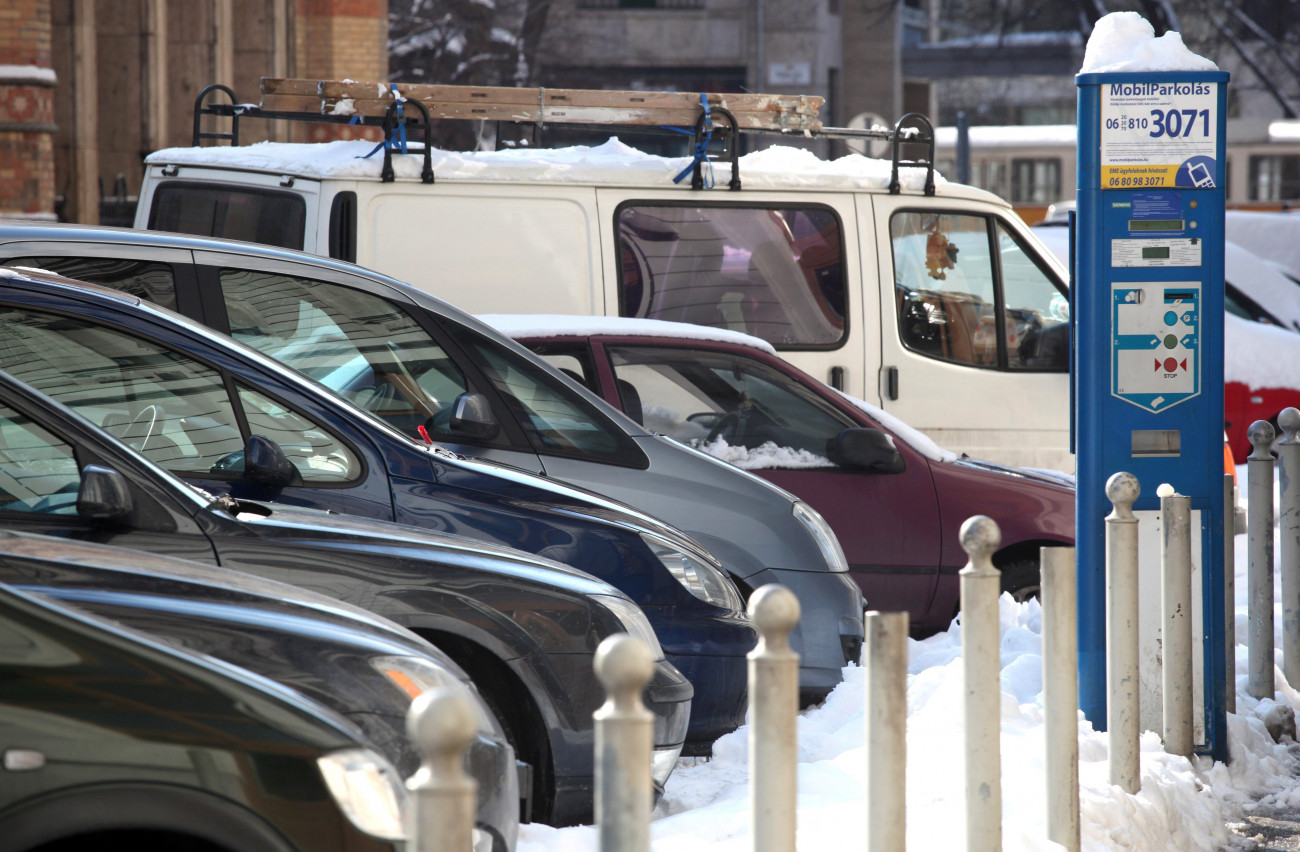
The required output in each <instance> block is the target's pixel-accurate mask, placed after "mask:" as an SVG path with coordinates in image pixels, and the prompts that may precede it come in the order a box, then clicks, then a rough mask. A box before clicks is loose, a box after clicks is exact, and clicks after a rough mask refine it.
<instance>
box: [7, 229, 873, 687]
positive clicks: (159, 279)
mask: <svg viewBox="0 0 1300 852" xmlns="http://www.w3.org/2000/svg"><path fill="white" fill-rule="evenodd" d="M436 262H437V255H436V253H434V254H431V255H430V263H436ZM0 263H3V264H4V265H7V266H27V267H38V268H42V269H49V270H52V271H55V272H58V273H60V274H63V275H66V276H68V277H71V278H78V279H81V280H84V281H92V282H96V283H99V284H104V285H108V286H111V287H115V288H118V289H121V290H125V291H127V292H130V293H132V294H133V295H136V296H138V297H140V298H144V299H148V300H150V301H153V302H156V303H159V304H162V305H163V306H165V307H170V308H172V309H174V310H177V311H179V312H181V313H183V314H187V315H188V316H190V317H192V318H194V319H196V320H198V321H200V322H203V323H205V324H206V325H209V326H211V327H213V328H215V329H218V330H220V331H223V332H226V333H228V334H230V335H231V336H232V337H235V338H236V339H238V340H240V341H242V342H244V343H248V344H250V345H252V346H254V347H255V348H257V349H260V350H261V351H262V352H264V353H265V354H267V355H270V356H271V357H273V358H276V359H277V360H279V361H281V362H283V363H285V364H287V365H289V366H291V367H294V368H296V369H298V370H300V371H302V372H304V373H306V374H307V375H309V376H311V377H312V378H314V379H316V380H317V381H319V382H321V383H323V384H325V385H326V386H328V387H329V388H331V389H332V390H334V391H335V392H337V393H339V394H341V395H343V396H345V397H347V398H348V399H349V400H351V401H352V402H353V403H355V404H359V405H360V406H362V407H364V408H366V409H368V410H370V411H371V412H373V413H375V414H377V415H379V416H380V417H382V418H384V419H385V420H387V421H388V422H389V423H391V424H392V425H394V426H396V427H397V428H399V429H401V430H402V431H404V432H405V433H406V434H409V435H410V436H411V437H412V439H413V440H428V441H430V442H433V441H436V442H437V443H439V444H440V445H442V446H444V447H446V448H448V449H450V450H453V451H455V452H458V453H461V454H463V455H468V456H476V457H479V458H484V459H488V460H490V461H494V462H497V463H502V464H507V465H511V466H514V467H518V468H521V469H524V470H527V471H531V472H533V473H538V474H541V475H544V476H547V477H551V478H554V479H556V480H561V481H564V482H567V483H571V484H573V485H577V486H581V487H583V488H586V489H588V490H590V491H594V492H597V493H600V494H604V495H606V496H609V497H612V498H614V499H616V500H619V501H621V502H623V503H626V504H628V505H630V506H633V507H635V508H637V509H640V510H642V511H643V512H646V513H647V514H650V515H653V516H656V517H658V518H660V519H661V520H663V521H666V522H667V523H669V524H671V525H673V526H675V527H677V528H679V529H681V530H683V531H685V532H687V533H689V534H690V535H692V536H693V537H694V538H696V539H697V540H698V541H699V542H700V543H701V544H703V545H704V546H705V547H706V548H708V549H709V550H710V551H711V552H712V554H713V555H714V556H715V557H717V559H718V560H719V561H720V562H721V563H722V564H723V565H724V566H725V567H726V569H727V571H728V573H729V574H730V576H731V578H732V579H733V580H734V581H735V582H736V585H737V586H738V587H739V588H740V590H741V592H742V593H743V594H745V595H748V593H749V592H750V591H752V590H754V589H756V588H758V587H759V586H762V585H765V584H768V583H780V584H782V585H784V586H787V587H788V588H790V589H791V590H793V591H794V592H795V594H796V595H797V596H798V597H799V600H800V603H801V605H802V610H803V617H802V618H801V620H800V622H799V625H798V626H797V627H796V628H795V631H794V633H793V634H792V636H791V642H792V644H793V646H794V648H795V650H796V651H798V652H799V654H800V660H801V669H800V689H801V692H802V697H803V699H804V701H805V702H810V701H816V700H820V699H821V698H823V697H824V696H825V695H826V694H827V693H828V692H829V691H830V690H831V689H832V688H834V686H835V685H836V684H837V683H839V682H840V680H841V678H842V673H841V672H842V669H843V667H844V666H845V664H846V663H850V662H853V663H856V662H857V661H858V657H859V655H860V650H861V645H862V635H863V634H862V612H863V600H862V595H861V592H860V590H859V589H858V586H857V584H856V583H854V582H853V581H852V580H851V579H850V577H849V575H848V573H847V572H848V563H847V561H846V560H845V557H844V553H843V551H842V550H841V548H840V545H839V542H838V541H837V540H836V537H835V533H834V532H833V531H832V530H831V528H830V526H829V525H828V524H827V523H826V522H825V520H823V519H822V517H821V516H820V515H819V514H818V513H817V512H816V511H815V510H814V509H812V508H811V507H810V506H808V505H807V504H806V503H803V502H802V501H800V500H798V499H797V498H795V497H794V496H792V495H791V494H789V493H788V492H786V491H783V490H781V489H780V488H777V487H775V486H773V485H771V484H769V483H767V482H764V481H763V480H761V479H759V478H758V477H756V476H753V475H751V474H749V473H746V472H744V471H742V470H739V469H737V468H735V467H732V466H730V465H727V464H723V463H721V462H719V461H717V460H715V459H713V458H710V457H708V456H706V455H704V454H702V453H699V452H696V451H694V450H691V449H688V448H686V447H684V446H682V445H681V444H678V443H677V442H675V441H672V440H669V439H667V438H663V437H661V436H658V435H655V434H653V433H651V432H649V431H647V430H646V429H644V428H642V427H641V426H640V425H639V424H638V423H636V422H635V421H633V420H631V419H629V418H628V417H626V416H624V415H623V414H622V413H621V412H619V411H617V410H615V409H614V408H613V407H611V406H609V405H608V404H606V403H605V402H604V401H602V400H601V399H599V398H598V397H596V396H595V395H593V394H592V393H591V392H590V391H588V390H587V389H586V388H585V387H584V386H582V385H581V384H580V383H579V382H576V381H574V380H573V379H572V378H571V377H569V376H566V375H565V374H563V373H562V372H560V371H559V370H557V369H555V368H554V367H552V366H550V365H549V364H547V363H546V362H545V361H543V360H541V359H540V358H538V357H536V356H534V355H533V354H532V353H530V352H528V351H527V350H526V349H524V348H523V347H521V346H519V345H518V344H516V343H514V342H513V341H511V340H509V339H507V338H506V337H505V336H503V335H501V334H500V333H498V332H497V331H495V330H493V329H491V328H489V327H488V326H486V325H484V324H483V323H480V322H479V321H477V320H476V319H474V318H473V317H471V316H469V315H468V314H465V313H463V312H461V311H459V310H457V309H455V308H453V307H452V306H450V305H448V304H447V303H445V302H443V301H441V300H440V299H437V298H434V297H432V296H429V295H428V294H426V293H424V292H422V291H420V290H417V289H415V288H414V287H411V286H408V285H406V284H403V283H401V282H400V281H397V280H395V279H392V278H388V277H387V276H384V275H380V274H378V273H375V272H371V271H369V270H366V269H362V268H360V267H357V266H354V265H352V264H348V263H343V262H339V261H334V260H329V259H326V258H321V257H316V256H313V255H308V254H304V253H301V252H296V251H290V250H287V249H277V248H272V247H268V246H262V245H252V244H246V243H236V242H230V241H225V240H215V239H206V238H200V237H188V236H181V235H172V234H162V233H154V232H148V231H133V230H124V229H113V228H84V227H76V226H42V225H7V226H4V227H0ZM447 274H448V275H454V274H455V273H454V271H448V272H447ZM502 308H503V310H506V309H508V306H502ZM681 570H682V572H683V573H684V574H688V573H689V572H690V570H691V567H690V566H682V568H681ZM681 579H683V580H684V581H687V582H689V581H690V578H689V577H683V578H681Z"/></svg>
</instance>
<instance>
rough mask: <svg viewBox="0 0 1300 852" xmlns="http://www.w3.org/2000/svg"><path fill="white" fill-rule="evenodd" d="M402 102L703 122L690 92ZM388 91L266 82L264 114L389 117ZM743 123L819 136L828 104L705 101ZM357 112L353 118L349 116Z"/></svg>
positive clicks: (415, 89)
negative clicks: (820, 115) (823, 107)
mask: <svg viewBox="0 0 1300 852" xmlns="http://www.w3.org/2000/svg"><path fill="white" fill-rule="evenodd" d="M397 90H398V92H399V93H401V95H402V97H405V98H408V99H413V100H419V101H421V102H422V103H423V104H424V105H425V108H426V109H428V110H429V115H430V117H432V118H450V119H487V120H489V121H527V122H538V121H541V122H554V123H570V124H618V125H660V124H667V125H675V126H691V125H694V124H695V121H696V120H697V119H698V118H699V115H700V96H699V94H698V93H691V92H636V91H606V90H602V89H545V88H542V89H519V88H511V87H506V86H439V85H430V84H424V83H398V84H397ZM390 92H391V89H390V87H389V86H388V85H387V84H381V83H358V82H353V81H335V80H293V79H282V78H271V77H264V78H263V79H262V104H261V106H262V109H263V110H265V111H267V112H301V113H315V114H353V113H355V114H357V115H362V116H375V117H379V116H382V115H383V114H384V113H385V112H386V111H387V109H388V107H389V106H390V105H391V104H392V96H391V94H390ZM706 97H707V98H708V101H709V104H710V105H712V106H721V107H724V108H725V109H727V110H728V111H730V112H731V113H732V114H733V115H734V116H735V117H736V123H737V124H738V125H739V126H740V128H741V129H758V130H791V131H803V130H812V131H816V130H820V129H821V126H822V124H821V120H820V119H819V118H818V115H817V113H818V110H819V109H820V107H821V105H822V102H823V99H822V98H820V97H816V96H812V95H764V94H743V93H742V94H731V93H727V94H717V93H709V94H707V95H706ZM349 111H350V112H349Z"/></svg>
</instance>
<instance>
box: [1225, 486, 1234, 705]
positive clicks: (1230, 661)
mask: <svg viewBox="0 0 1300 852" xmlns="http://www.w3.org/2000/svg"><path fill="white" fill-rule="evenodd" d="M1223 506H1224V513H1223V514H1224V521H1223V603H1224V606H1223V620H1224V625H1223V636H1224V642H1223V655H1224V660H1223V663H1224V669H1223V670H1224V671H1225V672H1227V673H1228V677H1227V680H1228V688H1227V689H1226V690H1225V692H1226V693H1227V695H1226V699H1225V701H1224V705H1223V706H1224V710H1225V711H1226V712H1228V713H1236V712H1237V604H1236V600H1237V547H1236V544H1235V541H1236V537H1237V519H1236V517H1235V515H1236V507H1237V481H1236V479H1235V478H1234V477H1233V476H1232V475H1231V474H1227V473H1225V474H1224V475H1223Z"/></svg>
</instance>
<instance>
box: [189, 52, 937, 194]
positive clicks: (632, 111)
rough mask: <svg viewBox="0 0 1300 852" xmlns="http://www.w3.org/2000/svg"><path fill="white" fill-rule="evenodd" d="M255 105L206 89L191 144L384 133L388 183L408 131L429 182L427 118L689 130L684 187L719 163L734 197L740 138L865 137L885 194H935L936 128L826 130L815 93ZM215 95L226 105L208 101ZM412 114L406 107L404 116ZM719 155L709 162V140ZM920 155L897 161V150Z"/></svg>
mask: <svg viewBox="0 0 1300 852" xmlns="http://www.w3.org/2000/svg"><path fill="white" fill-rule="evenodd" d="M261 90H262V91H261V94H262V99H261V102H260V103H257V104H250V103H239V102H238V101H237V99H236V98H235V94H234V92H233V91H232V90H231V89H230V88H228V87H226V86H222V85H219V84H214V85H211V86H208V87H206V88H205V89H204V90H203V91H202V92H200V93H199V96H198V98H197V99H196V100H195V102H194V134H193V138H192V141H191V144H192V145H194V146H195V147H198V146H200V145H201V144H202V143H203V140H204V139H214V140H219V141H220V140H225V141H228V142H229V143H230V144H231V145H238V144H239V121H240V119H241V118H265V119H287V120H290V121H310V122H326V123H335V124H351V125H361V126H370V127H380V128H382V129H383V131H384V139H385V142H387V143H389V144H386V145H385V146H384V166H383V170H382V172H381V174H380V179H381V180H384V181H391V180H393V168H392V159H391V157H392V153H391V148H392V143H393V142H394V138H395V136H400V138H402V139H405V136H406V131H407V129H408V128H419V129H422V130H423V133H424V168H423V171H422V174H421V177H422V179H423V180H424V182H425V183H433V180H434V177H433V168H432V165H431V160H430V152H431V151H432V149H433V144H432V127H433V119H449V120H466V121H470V120H473V121H482V120H486V121H498V122H502V121H506V122H515V123H529V124H533V125H534V126H537V127H543V126H546V125H551V126H579V125H585V126H590V125H600V126H607V127H638V128H641V129H643V130H650V131H656V130H660V131H664V132H678V133H680V132H686V133H688V134H690V135H691V136H692V137H693V142H694V145H693V149H692V150H693V151H694V155H695V162H694V164H693V168H692V172H693V174H692V178H691V187H692V188H693V189H702V188H704V186H705V182H704V177H703V173H702V167H703V165H704V164H705V163H706V162H707V161H708V160H710V159H716V158H718V157H725V158H727V159H729V161H730V163H731V182H730V184H729V186H730V188H731V189H733V190H738V189H740V167H739V162H738V160H739V147H740V146H739V144H738V143H739V138H740V134H741V133H768V134H778V135H783V136H792V135H798V136H803V137H806V138H836V139H871V140H882V141H887V142H889V143H890V147H891V149H892V152H893V154H892V172H891V177H890V183H889V191H890V193H891V194H895V195H896V194H898V193H899V192H901V183H900V182H899V179H898V169H899V167H900V166H902V167H918V168H924V169H925V170H926V178H925V194H926V195H934V127H933V126H932V125H931V123H930V121H929V119H927V118H926V117H925V116H923V115H921V114H920V113H908V114H907V115H905V116H903V117H902V118H901V119H899V121H898V123H897V124H896V125H895V126H894V127H893V128H892V129H889V128H883V127H873V128H869V129H858V128H850V127H826V126H824V125H823V124H822V122H821V119H820V118H819V117H818V110H819V109H820V108H821V106H822V104H823V102H824V99H823V98H821V97H817V96H815V95H775V94H747V93H739V94H737V93H725V94H719V93H708V92H705V93H698V94H697V93H688V92H640V91H606V90H602V89H548V88H535V89H525V88H510V87H505V86H451V85H431V84H423V83H363V82H357V81H354V80H300V79H289V78H280V77H263V78H262V84H261ZM218 93H221V94H224V95H225V96H226V97H228V98H229V99H230V102H229V103H224V102H218V101H217V100H215V99H214V96H216V95H217V94H218ZM408 107H409V108H413V109H408ZM205 115H209V116H217V117H225V118H229V119H230V120H231V124H230V131H229V132H226V133H223V132H216V131H203V130H202V129H201V123H200V119H201V118H202V116H205ZM715 133H716V134H719V135H721V137H722V139H723V149H722V152H721V153H720V154H716V155H715V154H710V153H709V151H708V148H709V144H710V142H711V141H712V139H713V136H714V134H715ZM904 147H906V149H907V150H909V151H917V152H918V153H915V154H914V155H913V156H907V157H905V156H903V149H904Z"/></svg>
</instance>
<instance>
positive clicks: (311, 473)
mask: <svg viewBox="0 0 1300 852" xmlns="http://www.w3.org/2000/svg"><path fill="white" fill-rule="evenodd" d="M0 275H3V276H4V277H3V278H0V369H2V370H5V371H7V372H9V373H10V374H11V375H13V376H14V377H15V378H18V379H19V380H21V381H24V382H26V383H27V384H29V385H31V386H33V387H35V388H37V389H38V390H41V391H43V392H45V393H46V394H48V395H49V396H51V397H54V398H55V399H57V400H59V401H60V402H63V403H64V404H66V405H68V406H69V407H70V408H72V409H74V410H75V411H77V412H78V413H79V414H81V415H83V416H85V417H87V418H88V419H90V420H91V421H92V422H95V423H98V424H100V425H101V426H103V427H104V428H105V429H107V430H108V431H109V432H112V433H113V434H115V435H116V436H118V437H119V438H121V439H122V440H124V441H125V442H127V443H128V444H130V445H131V446H133V447H134V448H135V449H137V450H139V451H140V452H141V453H142V454H143V455H144V456H146V457H147V458H149V459H150V460H152V461H153V462H155V463H157V464H159V465H161V466H162V467H164V468H166V469H168V470H171V471H173V472H175V473H177V474H179V475H180V476H182V477H183V478H185V479H186V480H188V481H190V482H191V483H193V484H195V485H198V486H200V487H201V488H204V489H206V490H208V491H210V492H214V493H216V494H218V495H229V496H231V497H234V498H236V499H248V500H273V501H279V502H283V503H288V504H294V505H299V506H309V507H315V508H321V509H329V510H333V511H337V512H343V513H347V514H352V515H358V516H364V517H372V518H379V519H386V520H396V521H398V522H401V523H408V524H414V525H417V526H420V527H422V528H424V529H429V530H436V531H440V532H446V533H452V534H458V535H462V536H466V537H469V538H473V539H478V540H481V541H489V542H493V543H496V544H502V545H506V546H509V547H514V548H518V549H520V550H524V551H527V552H530V553H535V554H538V555H540V556H545V557H548V558H551V559H554V560H556V561H559V562H563V563H566V564H568V565H570V566H572V567H574V568H577V569H579V570H582V571H585V572H587V573H589V574H592V575H595V576H596V577H599V578H601V579H604V580H606V581H608V582H610V583H611V584H613V585H615V586H616V587H618V588H620V589H622V590H623V591H624V592H625V593H627V594H628V596H629V597H631V598H632V600H633V601H635V602H636V603H637V604H638V605H639V606H641V607H642V609H644V610H645V613H646V615H647V617H648V618H649V620H650V622H651V624H652V625H653V626H654V628H655V632H656V633H657V634H658V636H659V639H660V642H661V644H662V645H663V648H664V652H665V655H666V657H667V659H668V660H669V661H670V662H672V663H673V664H674V665H676V666H677V667H678V668H679V669H680V670H681V672H682V673H683V674H684V675H685V676H686V677H687V678H688V679H689V680H690V681H691V683H692V684H694V685H695V699H694V704H693V705H692V710H691V726H690V732H689V734H688V744H687V749H686V753H701V752H702V751H705V750H707V748H708V745H709V744H710V743H711V742H712V741H713V739H715V738H716V737H717V736H719V735H720V734H722V733H725V732H727V731H729V730H732V729H734V728H736V727H738V726H739V725H740V724H741V723H742V722H743V720H744V711H745V678H746V669H745V655H746V653H747V652H748V651H749V650H750V649H751V648H752V647H753V646H754V642H755V635H756V634H755V633H754V631H753V628H752V626H751V625H750V624H749V622H748V619H747V618H746V617H745V615H744V613H743V609H742V608H743V604H742V601H741V598H740V595H739V593H738V592H737V591H736V589H735V587H734V586H733V585H732V583H731V582H730V580H729V579H728V578H727V577H726V576H725V575H724V574H723V572H722V571H721V569H720V567H719V566H718V564H717V562H716V560H714V559H713V557H712V556H711V555H710V554H709V553H708V552H707V551H705V550H704V549H703V548H702V547H701V546H699V545H698V544H697V543H696V542H694V541H693V540H692V539H690V538H688V537H687V536H686V535H684V534H683V533H681V532H679V531H677V530H675V529H674V528H672V527H669V526H667V525H665V524H663V523H662V522H659V521H657V520H655V519H653V518H651V517H649V516H646V515H644V514H641V513H638V512H636V511H634V510H632V509H630V508H628V507H627V506H624V505H622V504H620V503H617V502H614V501H612V500H609V499H607V498H603V497H599V496H597V495H594V494H591V493H590V492H585V491H582V490H580V489H576V488H571V487H566V486H563V485H559V484H556V483H555V482H553V481H550V480H546V479H542V478H540V477H537V476H534V475H531V474H528V473H525V472H523V471H519V470H515V469H512V468H507V467H504V466H500V465H496V464H493V463H490V462H483V461H474V460H469V459H465V458H463V457H460V456H457V455H455V454H452V453H449V452H447V451H445V450H442V449H439V448H437V447H433V446H429V447H420V446H419V445H417V444H415V443H413V442H412V441H410V440H409V439H408V438H407V437H406V436H404V435H402V434H400V433H398V432H396V431H394V430H393V429H392V427H390V426H388V425H387V424H386V423H384V422H383V421H382V420H380V419H378V418H376V417H375V416H374V415H372V414H369V413H368V412H365V411H363V410H361V409H359V408H356V407H353V406H352V405H350V404H349V403H347V402H346V401H344V400H342V399H340V398H339V397H337V396H335V395H333V394H332V393H330V392H329V391H327V390H326V389H325V388H324V387H322V386H320V385H318V384H316V383H315V382H312V381H311V380H309V379H307V378H306V377H304V376H302V375H301V374H299V373H296V372H294V371H292V370H289V369H287V368H285V367H283V366H281V365H280V364H278V363H276V362H274V361H272V360H270V359H268V358H266V357H265V356H263V355H261V354H259V353H258V352H256V351H255V350H253V349H250V348H248V347H245V346H243V345H241V344H238V343H236V342H235V341H232V340H230V339H229V338H227V337H225V336H223V335H220V334H217V333H215V332H212V331H210V330H208V329H206V328H203V327H202V326H199V325H197V324H195V323H193V322H191V321H189V320H187V319H185V318H183V317H181V316H179V315H177V314H173V313H171V312H170V311H167V310H165V309H161V308H158V307H156V306H154V305H151V304H149V303H144V302H141V301H140V300H139V299H136V298H135V297H132V296H127V295H124V294H122V293H120V292H118V291H114V290H109V289H107V288H103V287H99V286H95V285H87V284H81V283H79V282H72V281H69V280H67V279H62V278H59V277H57V276H53V275H48V274H41V273H35V272H30V271H25V270H24V271H13V270H0ZM299 321H301V322H311V321H312V317H310V316H304V317H300V318H299ZM319 343H320V345H328V340H327V339H322V340H321V341H319ZM473 402H474V401H473V399H472V398H470V399H467V400H465V401H464V403H465V405H468V406H472V405H473ZM456 408H458V407H455V406H454V407H453V416H456V411H455V409H456ZM467 419H469V420H472V419H473V418H472V417H471V418H467ZM318 591H324V592H326V593H327V594H328V593H329V590H328V589H318Z"/></svg>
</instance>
